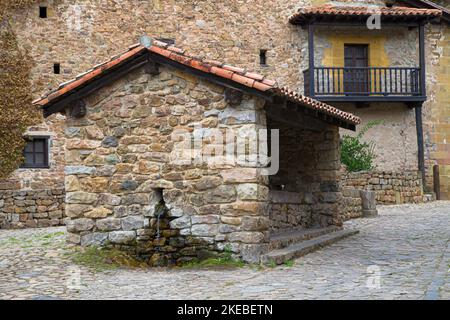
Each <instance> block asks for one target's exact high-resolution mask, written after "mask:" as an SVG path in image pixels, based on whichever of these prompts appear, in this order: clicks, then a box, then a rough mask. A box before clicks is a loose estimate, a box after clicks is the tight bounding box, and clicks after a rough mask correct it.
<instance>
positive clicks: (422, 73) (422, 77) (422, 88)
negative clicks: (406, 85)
mask: <svg viewBox="0 0 450 320" xmlns="http://www.w3.org/2000/svg"><path fill="white" fill-rule="evenodd" d="M419 59H420V95H421V96H422V97H424V96H426V95H427V94H426V84H425V79H426V73H425V25H424V24H423V23H421V24H420V25H419Z"/></svg>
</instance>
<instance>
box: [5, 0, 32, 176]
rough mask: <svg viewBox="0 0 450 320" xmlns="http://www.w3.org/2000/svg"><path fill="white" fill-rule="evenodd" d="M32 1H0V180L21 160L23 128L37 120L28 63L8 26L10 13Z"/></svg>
mask: <svg viewBox="0 0 450 320" xmlns="http://www.w3.org/2000/svg"><path fill="white" fill-rule="evenodd" d="M32 2H35V0H1V1H0V179H1V178H6V177H7V176H8V175H9V174H10V173H11V172H12V171H14V170H15V169H17V167H18V166H19V165H20V163H21V162H22V161H23V155H22V151H23V148H24V144H25V141H24V140H23V133H24V132H25V130H26V128H27V127H28V126H30V125H32V124H34V123H37V122H38V121H41V117H40V114H39V112H38V110H37V108H35V107H33V106H32V104H31V100H32V97H31V82H30V76H29V74H30V70H31V63H30V58H29V56H28V55H27V54H26V53H25V52H23V50H21V48H20V47H19V45H18V43H17V38H16V36H15V34H14V32H13V30H12V28H11V24H10V19H11V16H10V15H11V12H12V11H13V10H16V9H20V8H21V7H23V6H25V5H28V4H30V3H32Z"/></svg>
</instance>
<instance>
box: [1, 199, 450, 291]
mask: <svg viewBox="0 0 450 320" xmlns="http://www.w3.org/2000/svg"><path fill="white" fill-rule="evenodd" d="M379 211H380V216H379V217H378V218H374V219H356V220H352V221H349V222H347V223H346V227H348V228H358V229H359V230H360V231H361V232H360V233H359V234H358V235H356V236H353V237H350V238H347V239H344V240H342V241H340V242H338V243H336V244H334V245H331V246H329V247H326V248H324V249H322V250H320V251H317V252H314V253H312V254H309V255H307V256H305V257H302V258H300V259H297V260H296V261H295V263H294V265H293V266H279V267H276V268H264V269H258V268H254V267H253V268H252V267H245V268H240V269H232V270H192V269H179V268H176V269H146V270H145V269H131V270H130V269H118V270H113V271H106V272H93V271H89V270H88V269H86V268H84V267H79V266H76V265H74V264H73V263H72V262H71V260H70V259H69V257H68V253H69V252H70V250H71V249H70V248H69V247H68V246H67V245H66V244H65V243H64V235H63V231H64V228H47V229H29V230H14V231H7V230H0V298H2V299H20V298H25V299H55V298H61V299H70V298H81V299H105V298H111V299H118V298H120V299H238V298H242V299H319V298H321V299H450V281H449V280H450V276H449V267H450V249H449V237H450V202H434V203H428V204H423V205H401V206H390V207H380V208H379ZM77 279H81V282H77Z"/></svg>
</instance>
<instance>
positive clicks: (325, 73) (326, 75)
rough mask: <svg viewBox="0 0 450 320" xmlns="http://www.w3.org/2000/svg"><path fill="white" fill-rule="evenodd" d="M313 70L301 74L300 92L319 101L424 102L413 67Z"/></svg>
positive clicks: (326, 68) (421, 85)
mask: <svg viewBox="0 0 450 320" xmlns="http://www.w3.org/2000/svg"><path fill="white" fill-rule="evenodd" d="M313 70H314V73H313V75H311V74H310V71H309V69H307V70H305V71H304V72H303V74H304V92H305V95H307V96H310V97H314V98H315V99H318V100H321V101H328V102H333V101H336V102H339V101H341V102H371V101H373V102H376V101H392V102H395V101H397V102H420V101H425V100H426V97H425V94H423V92H424V91H423V88H424V86H423V84H422V83H421V77H420V68H417V67H387V68H384V67H314V68H313ZM311 81H312V84H311ZM311 92H313V94H311Z"/></svg>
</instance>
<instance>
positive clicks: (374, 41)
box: [322, 34, 390, 67]
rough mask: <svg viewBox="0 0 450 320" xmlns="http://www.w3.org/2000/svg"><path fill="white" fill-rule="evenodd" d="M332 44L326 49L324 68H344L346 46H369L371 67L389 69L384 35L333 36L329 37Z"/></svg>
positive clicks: (323, 60)
mask: <svg viewBox="0 0 450 320" xmlns="http://www.w3.org/2000/svg"><path fill="white" fill-rule="evenodd" d="M327 41H328V43H329V44H330V47H329V48H325V49H324V53H323V59H322V64H323V66H324V67H343V66H344V44H368V45H369V66H370V67H389V66H390V60H389V57H388V55H387V53H386V50H385V48H384V44H385V42H386V36H385V35H383V34H375V35H374V34H371V35H357V36H355V35H346V34H331V35H328V36H327Z"/></svg>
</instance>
